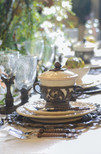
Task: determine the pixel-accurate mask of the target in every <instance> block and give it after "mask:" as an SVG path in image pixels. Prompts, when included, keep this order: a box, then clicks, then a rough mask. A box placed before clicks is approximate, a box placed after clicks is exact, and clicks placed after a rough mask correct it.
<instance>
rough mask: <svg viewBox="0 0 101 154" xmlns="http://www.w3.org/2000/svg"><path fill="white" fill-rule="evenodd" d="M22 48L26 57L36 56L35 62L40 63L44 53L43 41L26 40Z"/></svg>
mask: <svg viewBox="0 0 101 154" xmlns="http://www.w3.org/2000/svg"><path fill="white" fill-rule="evenodd" d="M24 48H25V50H26V53H27V55H32V56H37V60H38V61H40V60H41V59H42V57H43V52H44V41H43V40H41V39H36V40H27V41H25V42H24Z"/></svg>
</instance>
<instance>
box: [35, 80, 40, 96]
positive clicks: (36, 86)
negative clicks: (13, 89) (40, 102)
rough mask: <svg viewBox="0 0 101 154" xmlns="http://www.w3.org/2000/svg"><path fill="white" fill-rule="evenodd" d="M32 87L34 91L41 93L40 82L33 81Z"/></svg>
mask: <svg viewBox="0 0 101 154" xmlns="http://www.w3.org/2000/svg"><path fill="white" fill-rule="evenodd" d="M33 89H34V91H35V92H36V93H38V94H41V92H40V82H35V83H34V84H33Z"/></svg>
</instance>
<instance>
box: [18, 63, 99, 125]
mask: <svg viewBox="0 0 101 154" xmlns="http://www.w3.org/2000/svg"><path fill="white" fill-rule="evenodd" d="M60 74H61V76H60ZM77 76H78V75H77V74H74V73H72V72H70V71H67V70H66V69H63V68H61V64H60V63H58V62H56V63H55V68H54V69H50V70H49V71H46V72H44V73H42V74H41V75H40V76H39V79H40V83H39V82H37V83H35V84H34V85H33V88H34V91H35V92H36V93H38V94H39V96H41V98H40V97H39V99H38V100H36V101H35V100H34V97H35V96H34V95H33V96H32V98H31V99H29V101H28V103H26V104H24V105H22V106H20V107H18V108H17V109H16V112H17V113H18V114H19V115H21V116H24V117H28V118H31V120H33V121H35V122H41V123H64V122H72V121H77V120H80V119H82V117H83V116H84V115H87V114H89V113H91V112H93V111H95V110H96V107H95V105H93V104H91V103H82V102H77V101H73V99H76V98H78V97H79V96H80V95H82V94H83V88H82V87H80V86H77V85H74V84H75V79H76V78H77ZM51 85H53V86H51Z"/></svg>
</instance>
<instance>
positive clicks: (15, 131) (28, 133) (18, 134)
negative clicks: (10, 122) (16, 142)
mask: <svg viewBox="0 0 101 154" xmlns="http://www.w3.org/2000/svg"><path fill="white" fill-rule="evenodd" d="M37 131H38V130H37ZM37 131H35V130H34V131H26V132H24V131H21V130H18V129H16V128H9V130H8V133H9V134H10V135H12V136H14V137H17V138H20V139H27V138H30V136H34V135H36V133H37Z"/></svg>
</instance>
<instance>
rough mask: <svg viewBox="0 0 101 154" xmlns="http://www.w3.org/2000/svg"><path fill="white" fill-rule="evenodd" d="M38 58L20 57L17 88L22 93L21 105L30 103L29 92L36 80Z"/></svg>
mask: <svg viewBox="0 0 101 154" xmlns="http://www.w3.org/2000/svg"><path fill="white" fill-rule="evenodd" d="M36 68H37V57H36V56H20V58H19V59H18V61H17V62H16V67H15V71H14V74H15V86H16V87H17V89H18V90H19V91H20V92H21V104H24V103H26V102H27V101H28V92H29V90H30V89H31V88H32V87H33V83H34V81H35V78H36Z"/></svg>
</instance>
